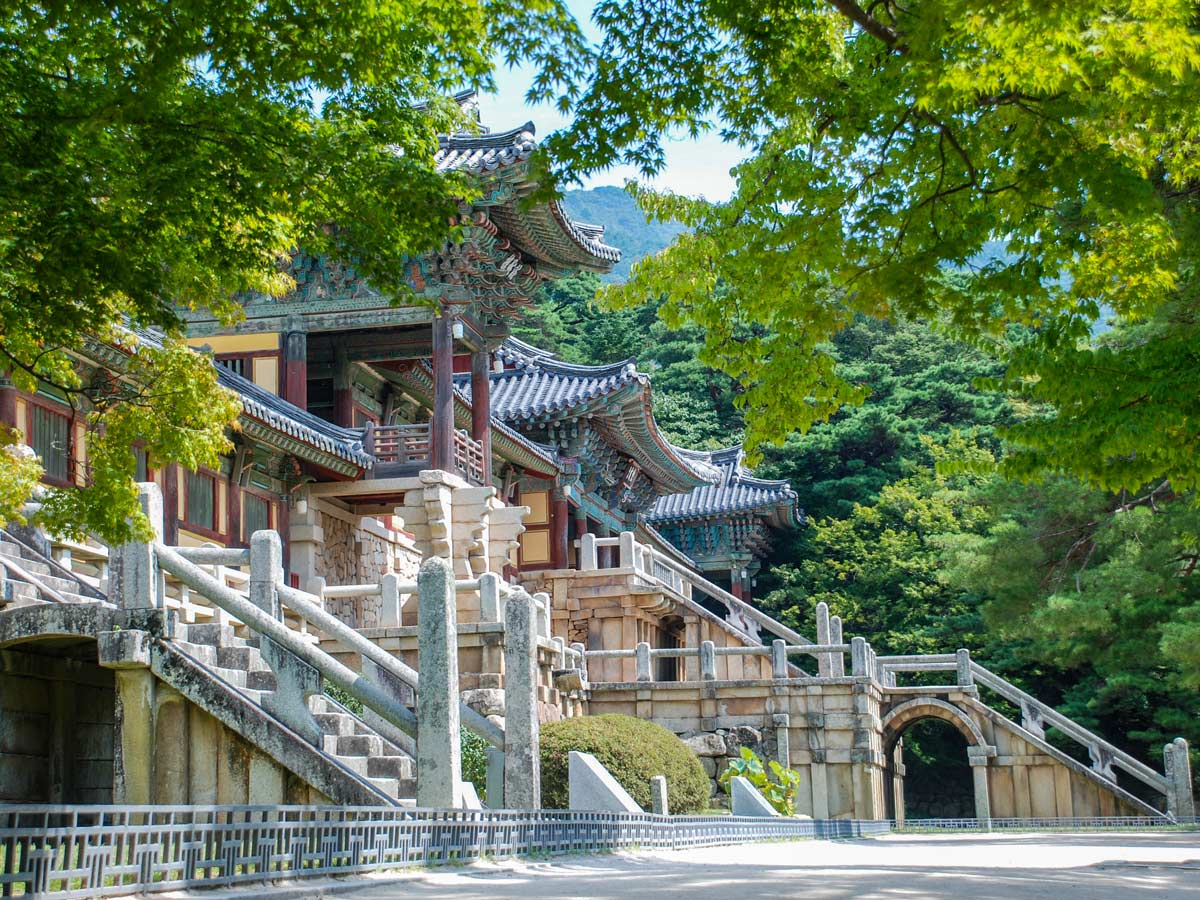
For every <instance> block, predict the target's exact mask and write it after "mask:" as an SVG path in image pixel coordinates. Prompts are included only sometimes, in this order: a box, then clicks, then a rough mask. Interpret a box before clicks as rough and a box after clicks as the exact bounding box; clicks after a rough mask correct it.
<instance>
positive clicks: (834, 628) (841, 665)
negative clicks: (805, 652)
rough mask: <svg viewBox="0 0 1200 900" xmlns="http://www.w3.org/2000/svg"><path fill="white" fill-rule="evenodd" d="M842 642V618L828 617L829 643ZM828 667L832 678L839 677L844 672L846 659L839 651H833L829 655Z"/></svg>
mask: <svg viewBox="0 0 1200 900" xmlns="http://www.w3.org/2000/svg"><path fill="white" fill-rule="evenodd" d="M841 642H842V619H841V617H840V616H830V617H829V643H831V644H840V643H841ZM829 669H830V673H831V674H832V675H833V677H834V678H841V677H843V676H844V675H845V674H846V660H845V658H844V657H843V656H842V654H841V652H840V651H839V652H837V653H834V654H833V655H831V656H830V657H829Z"/></svg>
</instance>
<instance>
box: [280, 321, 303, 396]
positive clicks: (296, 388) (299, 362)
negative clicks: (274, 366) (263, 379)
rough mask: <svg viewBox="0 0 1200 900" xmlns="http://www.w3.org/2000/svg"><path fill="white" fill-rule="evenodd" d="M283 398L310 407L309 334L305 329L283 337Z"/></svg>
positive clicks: (290, 332) (291, 332)
mask: <svg viewBox="0 0 1200 900" xmlns="http://www.w3.org/2000/svg"><path fill="white" fill-rule="evenodd" d="M283 399H284V400H286V401H288V403H293V404H295V405H296V406H298V407H300V408H301V409H308V335H307V334H305V333H304V332H303V331H289V332H288V333H287V334H285V335H284V337H283Z"/></svg>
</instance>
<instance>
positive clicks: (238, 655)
mask: <svg viewBox="0 0 1200 900" xmlns="http://www.w3.org/2000/svg"><path fill="white" fill-rule="evenodd" d="M217 659H218V660H219V661H220V663H221V665H223V666H225V668H227V669H241V670H242V671H243V672H248V671H250V670H251V669H257V670H258V671H260V672H261V671H262V670H264V669H270V666H268V665H267V664H266V663H265V662H263V658H262V654H261V653H259V652H258V650H256V649H255V648H254V647H247V646H244V645H243V646H226V645H225V644H221V645H220V646H218V647H217Z"/></svg>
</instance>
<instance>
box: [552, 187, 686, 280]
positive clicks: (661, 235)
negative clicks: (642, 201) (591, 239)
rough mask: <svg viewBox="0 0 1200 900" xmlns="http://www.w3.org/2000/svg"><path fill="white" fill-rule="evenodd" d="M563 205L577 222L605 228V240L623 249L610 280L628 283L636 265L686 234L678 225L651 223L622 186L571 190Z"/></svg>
mask: <svg viewBox="0 0 1200 900" xmlns="http://www.w3.org/2000/svg"><path fill="white" fill-rule="evenodd" d="M563 206H564V207H565V208H566V210H567V212H568V213H569V214H570V215H571V217H572V218H573V219H575V220H576V221H577V222H591V223H594V224H597V225H603V226H604V229H605V232H604V239H605V241H607V242H608V243H609V244H612V245H613V246H614V247H620V248H621V252H622V256H621V262H620V263H618V264H617V266H616V268H614V269H613V272H612V274H611V275H606V276H605V280H606V281H621V280H624V279H625V278H626V277H628V275H629V268H630V266H632V265H633V263H634V262H636V261H637V260H639V259H641V258H642V257H643V256H646V255H648V254H651V253H657V252H658V251H659V250H662V249H663V248H664V247H666V246H667V245H668V244H670V243H671V241H673V240H674V239H675V235H677V234H679V233H680V232H681V231H683V226H681V225H677V224H675V223H674V222H647V221H646V217H645V216H644V215H643V214H642V212H641V210H639V209H638V208H637V204H636V203H634V202H633V198H632V197H630V196H629V194H628V193H626V192H625V190H624V189H623V188H619V187H612V186H605V187H597V188H592V189H591V190H587V191H567V192H566V194H565V196H564V197H563Z"/></svg>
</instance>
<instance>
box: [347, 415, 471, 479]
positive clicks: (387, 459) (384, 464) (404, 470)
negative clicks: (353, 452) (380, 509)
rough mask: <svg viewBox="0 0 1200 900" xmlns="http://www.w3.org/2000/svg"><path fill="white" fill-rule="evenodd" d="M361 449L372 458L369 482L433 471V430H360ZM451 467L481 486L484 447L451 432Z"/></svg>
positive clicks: (370, 427)
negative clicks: (373, 463) (372, 479)
mask: <svg viewBox="0 0 1200 900" xmlns="http://www.w3.org/2000/svg"><path fill="white" fill-rule="evenodd" d="M363 449H364V450H365V451H366V452H367V453H370V454H371V455H372V456H374V457H375V468H374V469H372V470H371V476H370V477H371V478H398V477H403V476H405V475H415V474H416V473H417V472H420V471H421V470H423V469H432V468H433V426H432V425H431V424H430V423H428V422H424V423H421V424H418V425H376V424H374V423H372V422H368V423H367V424H366V426H365V427H364V428H363ZM454 467H455V470H456V474H458V475H461V476H462V477H464V478H465V479H467V480H468V481H470V482H472V483H473V484H483V444H482V443H481V442H479V441H476V440H473V439H472V438H471V437H470V436H469V435H468V434H467V433H466V432H465V431H455V432H454Z"/></svg>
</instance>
